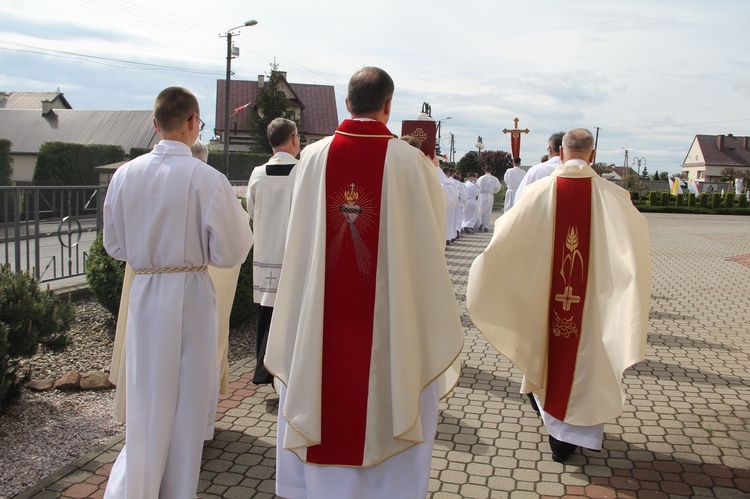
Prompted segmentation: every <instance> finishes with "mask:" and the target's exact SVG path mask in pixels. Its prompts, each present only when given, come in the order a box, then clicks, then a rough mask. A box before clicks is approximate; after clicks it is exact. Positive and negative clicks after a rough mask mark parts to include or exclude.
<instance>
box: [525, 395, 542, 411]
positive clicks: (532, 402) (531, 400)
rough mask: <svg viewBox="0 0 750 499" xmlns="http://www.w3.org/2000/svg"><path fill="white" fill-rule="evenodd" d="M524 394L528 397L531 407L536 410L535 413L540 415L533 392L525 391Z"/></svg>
mask: <svg viewBox="0 0 750 499" xmlns="http://www.w3.org/2000/svg"><path fill="white" fill-rule="evenodd" d="M526 396H527V397H529V402H531V407H532V408H533V409H534V410H535V411H536V413H537V414H539V415H540V416H541V415H542V413H541V412H539V406H538V405H537V403H536V398H534V394H533V393H527V394H526Z"/></svg>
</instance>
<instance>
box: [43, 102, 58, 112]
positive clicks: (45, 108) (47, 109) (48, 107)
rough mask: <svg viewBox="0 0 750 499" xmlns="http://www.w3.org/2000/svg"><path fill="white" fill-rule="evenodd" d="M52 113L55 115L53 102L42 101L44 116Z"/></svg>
mask: <svg viewBox="0 0 750 499" xmlns="http://www.w3.org/2000/svg"><path fill="white" fill-rule="evenodd" d="M50 113H52V114H55V113H54V112H53V111H52V102H50V101H48V100H43V101H42V116H47V115H48V114H50Z"/></svg>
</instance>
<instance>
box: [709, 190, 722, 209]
mask: <svg viewBox="0 0 750 499" xmlns="http://www.w3.org/2000/svg"><path fill="white" fill-rule="evenodd" d="M711 208H713V209H714V210H715V209H716V208H721V193H720V192H714V193H713V194H711Z"/></svg>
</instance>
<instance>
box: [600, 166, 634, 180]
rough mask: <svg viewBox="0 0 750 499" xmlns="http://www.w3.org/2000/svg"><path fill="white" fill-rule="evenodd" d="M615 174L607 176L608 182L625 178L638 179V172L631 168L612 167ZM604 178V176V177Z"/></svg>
mask: <svg viewBox="0 0 750 499" xmlns="http://www.w3.org/2000/svg"><path fill="white" fill-rule="evenodd" d="M612 170H613V172H612V173H609V174H607V175H608V177H605V178H607V180H622V179H624V178H626V177H627V178H633V177H635V178H637V177H638V172H637V171H635V170H633V169H632V168H630V167H629V166H614V167H612ZM602 177H604V175H602Z"/></svg>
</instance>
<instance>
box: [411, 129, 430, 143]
mask: <svg viewBox="0 0 750 499" xmlns="http://www.w3.org/2000/svg"><path fill="white" fill-rule="evenodd" d="M411 136H412V137H414V138H415V139H417V140H418V141H419V144H420V145H422V142H424V141H425V139H426V138H427V133H425V131H424V130H422V129H421V128H415V129H414V131H413V132H411Z"/></svg>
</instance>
